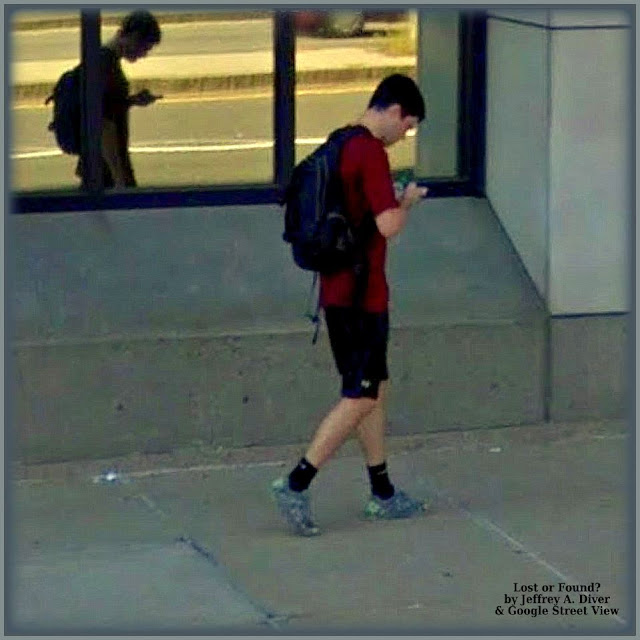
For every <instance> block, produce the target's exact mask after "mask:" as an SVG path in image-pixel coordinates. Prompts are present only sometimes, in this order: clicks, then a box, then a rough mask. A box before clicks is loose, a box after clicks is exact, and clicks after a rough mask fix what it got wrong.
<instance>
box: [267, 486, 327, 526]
mask: <svg viewBox="0 0 640 640" xmlns="http://www.w3.org/2000/svg"><path fill="white" fill-rule="evenodd" d="M271 495H272V496H273V497H274V499H275V501H276V503H277V505H278V510H279V511H280V513H281V514H282V516H283V517H284V519H285V520H286V521H287V523H288V524H289V526H290V527H291V528H292V529H293V531H294V532H295V533H296V534H297V535H299V536H307V537H309V536H317V535H318V534H319V533H320V529H318V527H317V526H316V525H315V524H314V522H313V521H312V520H311V509H310V507H309V494H308V492H307V491H302V492H298V491H292V490H291V489H290V488H289V482H288V480H287V478H278V479H277V480H274V481H273V483H272V484H271Z"/></svg>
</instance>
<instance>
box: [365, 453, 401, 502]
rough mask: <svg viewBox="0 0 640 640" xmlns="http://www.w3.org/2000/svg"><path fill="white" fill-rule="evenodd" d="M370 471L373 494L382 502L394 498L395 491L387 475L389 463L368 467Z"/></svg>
mask: <svg viewBox="0 0 640 640" xmlns="http://www.w3.org/2000/svg"><path fill="white" fill-rule="evenodd" d="M367 470H368V471H369V480H370V481H371V493H373V495H374V496H377V497H378V498H380V499H382V500H388V499H389V498H391V497H393V494H394V493H395V489H394V488H393V485H392V484H391V482H390V481H389V474H388V473H387V463H386V462H383V463H382V464H377V465H375V466H373V467H367Z"/></svg>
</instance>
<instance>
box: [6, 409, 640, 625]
mask: <svg viewBox="0 0 640 640" xmlns="http://www.w3.org/2000/svg"><path fill="white" fill-rule="evenodd" d="M631 444H632V442H631V438H630V436H629V434H628V432H627V425H626V424H624V423H623V422H620V421H610V422H597V423H588V424H586V423H585V424H571V425H537V426H530V427H517V428H509V429H499V430H491V431H485V430H480V431H472V432H457V433H439V434H438V433H436V434H431V435H429V436H424V437H412V438H402V439H391V441H390V452H391V453H390V456H389V464H390V469H391V472H392V477H393V479H394V481H395V483H396V484H397V485H402V486H403V487H404V488H405V489H407V490H408V491H410V492H412V493H413V494H414V495H416V496H425V497H426V496H427V495H432V496H435V498H436V499H435V508H434V511H433V513H431V514H430V515H427V516H425V517H422V518H420V519H416V520H412V521H398V522H383V523H369V522H364V521H362V520H361V519H360V515H359V514H360V512H361V509H362V506H363V502H364V498H365V496H366V489H367V486H366V483H365V472H364V470H363V468H362V463H361V460H360V458H359V457H358V456H357V450H356V448H355V446H352V445H353V443H350V444H349V446H348V447H347V449H346V450H345V452H344V453H343V454H342V455H340V456H339V457H338V458H336V459H335V460H333V461H332V462H331V463H330V464H329V465H328V466H327V467H326V469H324V470H323V471H322V472H321V473H320V474H319V476H318V478H317V480H316V481H315V482H314V485H313V487H312V496H313V505H314V511H315V514H316V516H317V520H318V522H319V524H320V525H321V526H322V527H323V530H324V533H323V535H322V536H320V537H318V538H313V539H301V538H297V537H294V536H292V535H290V534H289V533H288V532H287V531H286V529H285V527H284V525H283V524H282V523H281V522H280V520H279V517H278V516H277V514H276V511H275V508H274V505H273V504H272V503H271V502H270V500H269V497H268V493H267V487H268V484H269V482H270V481H271V480H272V479H273V478H274V477H277V476H278V475H281V474H283V473H285V472H287V471H288V469H289V467H290V466H291V464H292V463H293V462H294V461H295V460H296V459H297V457H298V456H299V455H300V448H299V447H283V448H276V449H247V450H243V451H229V452H220V451H217V452H206V451H200V452H196V453H194V452H191V453H190V454H186V453H184V452H183V453H181V454H177V455H175V456H171V457H167V456H165V457H156V458H142V457H137V458H135V457H132V458H129V459H127V460H121V461H119V462H118V464H119V467H120V471H121V473H122V475H121V476H120V477H121V478H122V479H123V480H124V482H122V483H119V484H116V483H112V484H98V483H94V481H93V478H94V477H95V475H96V474H97V473H98V472H99V471H100V469H101V468H104V467H105V466H106V465H108V464H111V463H113V462H114V461H103V462H102V463H95V462H85V463H78V464H74V465H55V466H48V467H32V468H27V469H24V468H23V469H17V470H16V477H17V478H18V480H17V482H16V483H15V487H14V488H13V491H12V492H11V498H12V502H11V504H10V507H11V509H12V512H11V513H10V516H8V518H7V522H12V523H14V524H13V526H14V527H15V537H14V539H13V540H12V541H11V545H10V547H11V549H10V553H9V555H8V557H9V558H12V559H13V560H14V562H15V568H14V571H10V572H9V577H10V581H9V584H8V594H9V601H8V607H7V610H6V614H5V619H6V621H7V624H8V625H10V626H9V627H8V628H7V629H6V632H7V633H11V632H18V631H19V632H22V633H28V634H43V633H61V634H67V633H69V634H70V633H80V634H87V633H95V634H107V633H116V632H118V633H127V634H134V633H140V634H142V633H145V634H157V633H162V632H166V633H174V634H178V633H181V634H213V633H240V632H244V633H250V634H263V633H264V634H266V633H270V634H285V633H296V632H297V633H303V632H308V633H316V634H317V633H320V634H326V633H338V634H339V633H358V632H361V633H363V632H366V633H369V634H387V635H394V634H396V633H414V634H416V635H422V634H436V633H452V632H453V633H459V634H474V635H477V634H483V633H485V634H486V633H511V634H514V635H515V634H527V633H528V634H534V633H556V634H559V635H563V634H565V635H567V634H574V633H595V634H601V635H614V634H620V633H622V632H623V631H625V630H626V631H627V632H628V631H629V630H630V627H629V625H630V624H631V623H633V620H634V610H633V608H632V607H633V604H634V603H635V597H634V596H635V594H634V593H633V592H632V591H633V587H632V585H633V583H634V579H635V575H630V569H631V571H633V563H632V555H631V549H632V547H631V544H632V543H633V541H631V540H630V539H629V536H628V533H629V529H630V527H631V524H632V512H631V511H629V510H628V509H629V507H630V506H631V492H632V491H633V488H634V487H635V483H634V482H632V478H631V476H630V467H629V465H628V463H630V462H631V454H630V450H631V449H632V447H631ZM8 544H9V542H8ZM561 583H565V584H569V585H581V586H582V589H583V590H582V591H580V592H577V591H568V590H567V589H566V587H564V586H561ZM516 585H518V586H516ZM524 585H531V587H530V589H531V591H527V592H524V591H523V589H524ZM536 585H537V586H536ZM542 595H544V596H545V597H553V598H559V601H558V602H559V604H558V605H554V604H540V597H541V596H542ZM506 596H509V597H510V598H514V599H515V600H516V601H517V603H518V604H517V606H515V608H514V609H512V610H511V612H509V605H508V604H506ZM567 596H568V597H569V600H571V602H572V604H569V602H568V600H567V599H566V598H567ZM523 598H530V600H529V601H528V602H526V603H525V604H522V599H523ZM580 600H582V601H583V602H580ZM587 600H589V601H588V602H586V601H587ZM561 605H562V606H564V607H565V608H566V609H572V611H571V613H565V614H563V615H560V614H558V615H555V614H554V613H553V606H558V607H559V606H561ZM497 607H502V609H501V611H502V614H499V613H496V611H497ZM592 607H595V608H592ZM598 607H603V608H602V609H599V608H598ZM545 608H546V609H547V612H546V614H545V613H543V609H545Z"/></svg>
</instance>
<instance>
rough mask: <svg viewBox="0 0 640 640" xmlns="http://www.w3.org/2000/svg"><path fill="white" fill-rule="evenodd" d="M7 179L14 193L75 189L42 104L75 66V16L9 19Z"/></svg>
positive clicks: (70, 164)
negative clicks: (61, 78)
mask: <svg viewBox="0 0 640 640" xmlns="http://www.w3.org/2000/svg"><path fill="white" fill-rule="evenodd" d="M10 24H11V36H12V37H11V64H10V73H11V81H10V83H11V89H12V91H11V120H12V128H11V146H10V154H11V163H10V164H11V169H12V171H11V175H12V186H13V189H14V190H17V191H36V190H50V189H71V188H76V187H77V184H78V179H77V178H76V177H75V176H74V171H75V165H76V160H75V159H74V158H73V157H71V156H65V155H63V153H62V152H61V151H60V150H59V149H58V146H57V144H56V142H55V138H54V136H53V133H51V132H50V131H48V129H47V127H48V124H49V122H50V121H51V107H50V106H45V104H44V101H45V99H46V98H47V96H48V95H49V94H50V93H51V90H52V89H53V85H54V84H55V82H56V80H57V79H58V77H59V76H60V75H61V74H62V73H63V72H64V71H66V70H67V69H70V68H72V67H73V66H75V65H76V64H77V63H78V56H79V51H80V16H79V14H78V12H77V11H17V12H15V13H13V14H12V16H11V23H10Z"/></svg>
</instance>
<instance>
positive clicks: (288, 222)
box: [281, 125, 368, 273]
mask: <svg viewBox="0 0 640 640" xmlns="http://www.w3.org/2000/svg"><path fill="white" fill-rule="evenodd" d="M364 132H368V129H366V128H365V127H363V126H360V125H357V126H347V127H343V128H341V129H338V130H336V131H334V132H333V133H332V134H331V135H330V136H329V137H328V138H327V140H326V141H325V142H324V143H323V144H322V145H320V146H319V147H318V148H317V149H316V150H315V151H313V152H312V153H311V154H310V155H309V156H307V157H306V158H305V159H304V160H302V162H300V163H299V164H298V165H297V166H296V167H295V168H294V170H293V174H292V176H291V181H290V182H289V185H288V187H287V189H286V191H285V194H284V197H283V199H282V201H281V203H282V204H283V205H284V207H285V215H284V234H283V236H282V237H283V239H284V240H285V242H288V243H289V244H291V250H292V253H293V259H294V261H295V263H296V264H297V265H298V266H299V267H300V268H302V269H306V270H308V271H316V272H318V273H331V272H334V271H339V270H341V269H345V268H347V267H352V266H353V267H355V266H357V264H358V262H362V253H363V252H362V250H361V248H362V242H361V241H360V239H359V234H358V230H356V229H355V228H354V227H353V225H352V224H351V223H350V221H349V220H348V218H347V217H346V216H345V214H344V212H343V192H342V181H341V179H340V153H341V151H342V147H343V145H344V144H345V142H346V141H347V140H349V139H350V138H352V137H354V136H356V135H358V134H362V133H364Z"/></svg>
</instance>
